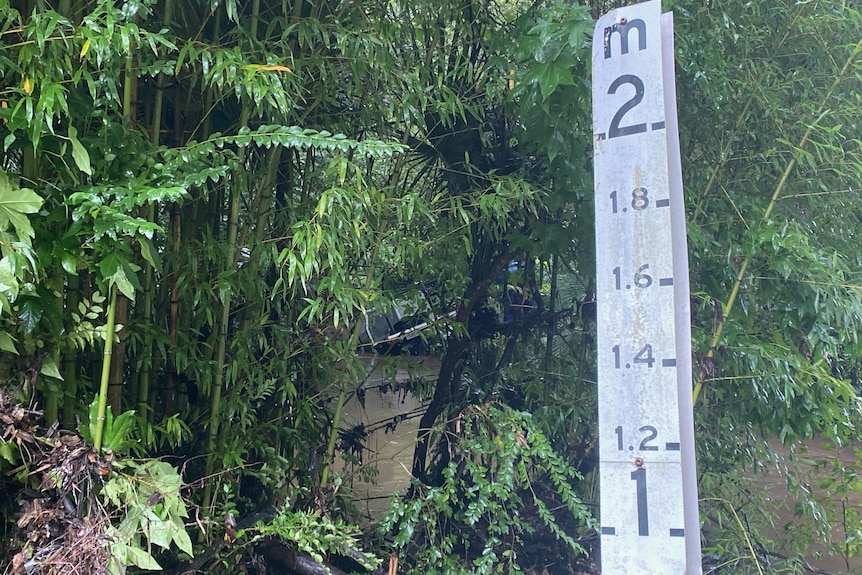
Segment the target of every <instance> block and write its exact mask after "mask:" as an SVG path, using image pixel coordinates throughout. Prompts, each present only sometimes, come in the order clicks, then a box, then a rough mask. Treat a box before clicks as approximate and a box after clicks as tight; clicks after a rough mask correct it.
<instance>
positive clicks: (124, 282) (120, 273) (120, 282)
mask: <svg viewBox="0 0 862 575" xmlns="http://www.w3.org/2000/svg"><path fill="white" fill-rule="evenodd" d="M109 280H110V283H111V284H112V285H115V286H117V289H118V290H120V293H121V294H123V295H124V296H126V297H127V298H129V299H130V300H132V301H135V288H134V286H133V285H132V282H131V281H129V278H128V276H126V272H125V270H123V268H122V266H117V271H115V272H114V275H112V276H111V277H110V278H109Z"/></svg>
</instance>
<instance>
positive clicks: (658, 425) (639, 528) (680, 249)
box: [593, 0, 702, 575]
mask: <svg viewBox="0 0 862 575" xmlns="http://www.w3.org/2000/svg"><path fill="white" fill-rule="evenodd" d="M593 135H594V162H595V211H596V261H597V265H596V276H597V281H596V286H597V299H598V380H599V383H598V388H599V439H600V441H599V476H600V510H599V512H600V523H601V560H602V575H628V574H634V573H637V574H641V573H644V574H649V575H665V574H667V575H682V574H684V573H685V574H686V575H701V573H702V568H701V557H700V533H699V518H698V506H697V483H696V472H695V461H694V459H695V458H694V425H693V418H692V403H691V392H692V373H691V326H690V314H689V305H690V304H689V286H688V255H687V242H686V237H685V206H684V202H683V196H682V172H681V168H680V161H679V137H678V132H677V118H676V92H675V84H674V60H673V15H672V14H670V13H668V14H661V1H660V0H652V1H650V2H644V3H642V4H637V5H634V6H628V7H624V8H619V9H617V10H614V11H612V12H609V13H608V14H606V15H605V16H603V17H602V18H601V19H599V21H598V23H597V24H596V28H595V34H594V36H593Z"/></svg>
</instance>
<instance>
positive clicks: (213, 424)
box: [203, 0, 260, 512]
mask: <svg viewBox="0 0 862 575" xmlns="http://www.w3.org/2000/svg"><path fill="white" fill-rule="evenodd" d="M251 12H252V13H251V24H250V27H249V34H250V36H251V37H252V38H257V26H258V21H259V16H260V0H254V1H253V3H252V8H251ZM250 115H251V112H250V105H249V104H248V103H243V106H242V112H241V113H240V120H239V127H240V129H242V128H244V127H246V126H248V121H249V116H250ZM237 155H238V160H239V162H238V164H239V165H240V166H243V165H244V164H245V157H246V148H241V149H240V150H239V152H238V154H237ZM244 184H245V185H244V186H242V187H247V185H248V179H245V182H244ZM241 195H242V189H241V186H238V185H237V186H231V187H230V215H229V216H228V232H227V233H228V237H227V241H228V251H227V265H228V266H231V267H234V266H235V265H236V252H237V231H238V229H239V208H240V196H241ZM230 304H231V294H230V291H227V292H226V293H225V296H224V300H223V301H222V308H221V317H220V321H219V337H218V344H217V346H218V347H217V349H216V372H215V380H214V381H213V388H212V395H211V396H210V419H209V434H208V438H207V449H206V453H207V475H210V474H212V472H213V470H214V467H215V448H216V443H217V439H218V437H219V410H220V408H221V396H222V387H223V385H224V381H225V370H226V369H227V365H226V364H225V357H226V355H227V332H228V323H229V322H230ZM212 494H213V482H212V481H207V483H206V487H204V495H203V506H204V509H205V510H206V511H207V512H208V510H209V508H210V506H211V505H212Z"/></svg>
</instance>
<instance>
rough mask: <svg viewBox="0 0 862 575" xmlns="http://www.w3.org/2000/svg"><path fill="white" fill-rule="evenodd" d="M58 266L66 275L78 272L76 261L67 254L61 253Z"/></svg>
mask: <svg viewBox="0 0 862 575" xmlns="http://www.w3.org/2000/svg"><path fill="white" fill-rule="evenodd" d="M60 264H61V265H62V266H63V269H64V270H65V271H66V273H67V274H75V273H77V272H78V260H77V259H76V258H75V256H73V255H72V254H70V253H69V252H65V251H64V252H63V254H62V256H61V257H60Z"/></svg>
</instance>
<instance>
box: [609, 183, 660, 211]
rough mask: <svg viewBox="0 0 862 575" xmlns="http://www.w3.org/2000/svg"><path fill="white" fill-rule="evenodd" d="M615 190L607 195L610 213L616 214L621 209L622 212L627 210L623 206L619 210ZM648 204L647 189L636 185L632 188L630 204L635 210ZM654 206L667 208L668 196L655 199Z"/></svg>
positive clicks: (642, 208)
mask: <svg viewBox="0 0 862 575" xmlns="http://www.w3.org/2000/svg"><path fill="white" fill-rule="evenodd" d="M617 196H618V194H617V191H616V190H614V191H612V192H611V193H610V195H609V197H610V198H611V210H612V213H614V214H616V213H619V212H620V211H622V212H623V213H625V212H627V211H629V210H628V208H626V207H623V208H622V210H620V207H619V202H618V201H617ZM649 205H650V197H649V190H647V189H646V188H644V187H643V186H638V187H637V188H635V189H633V190H632V201H631V206H632V209H633V210H635V211H642V210H645V209H647V208H648V207H649ZM655 207H657V208H669V207H670V200H669V199H668V198H663V199H661V200H656V201H655Z"/></svg>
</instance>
